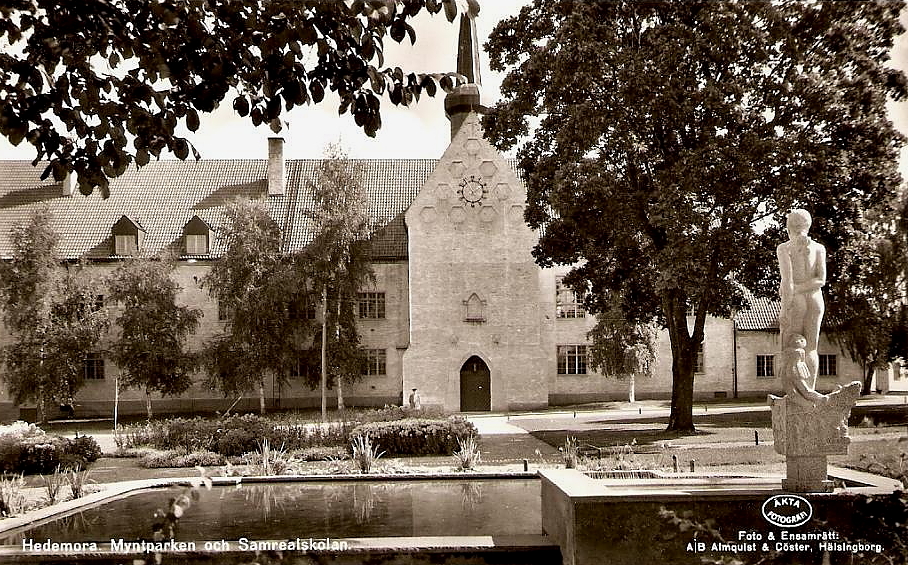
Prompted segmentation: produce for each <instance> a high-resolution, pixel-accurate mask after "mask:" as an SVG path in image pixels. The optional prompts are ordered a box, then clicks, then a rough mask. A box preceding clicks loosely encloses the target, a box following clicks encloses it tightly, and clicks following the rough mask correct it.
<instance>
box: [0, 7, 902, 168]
mask: <svg viewBox="0 0 908 565" xmlns="http://www.w3.org/2000/svg"><path fill="white" fill-rule="evenodd" d="M528 1H529V0H494V1H485V2H481V5H482V9H481V11H480V14H479V17H478V18H477V20H476V25H477V29H478V33H479V41H480V44H484V43H485V41H486V39H487V38H488V35H489V33H490V32H491V30H492V28H493V27H494V26H495V24H496V23H497V22H498V21H500V20H501V19H503V18H505V17H507V16H509V15H514V14H516V13H517V12H518V11H519V10H520V7H521V6H522V5H523V4H525V3H527V2H528ZM902 23H903V25H905V27H906V28H908V14H905V13H903V16H902ZM413 26H414V28H415V29H416V45H414V46H410V44H409V40H405V41H404V43H403V44H398V43H395V42H394V41H393V40H391V39H390V38H388V39H387V40H386V43H385V62H386V64H388V65H394V66H400V67H401V68H402V69H403V70H404V71H406V72H410V71H413V72H448V71H453V70H454V67H455V62H456V53H455V51H456V44H457V25H456V24H451V23H448V21H447V19H445V17H444V15H443V14H442V13H440V14H437V15H435V16H430V15H429V14H427V13H421V14H420V16H419V17H418V18H417V19H416V20H415V21H414V22H413ZM481 57H482V61H481V67H482V69H483V74H482V98H483V103H484V104H487V105H491V104H494V103H495V102H496V101H497V100H498V97H499V86H500V84H501V79H502V78H503V77H502V75H499V74H497V73H492V72H491V71H490V70H489V68H488V58H487V57H486V56H485V53H483V54H482V55H481ZM892 64H893V66H896V67H898V68H901V69H902V70H905V71H906V72H908V34H903V35H902V36H900V37H899V38H898V39H897V41H896V46H895V49H894V50H893V62H892ZM440 92H441V91H440ZM228 96H229V95H228ZM889 113H890V118H891V119H892V120H893V121H894V122H895V124H896V126H897V127H898V128H899V129H900V130H901V131H902V132H903V133H905V134H906V135H908V101H906V102H900V103H897V104H896V103H891V104H890V105H889ZM381 114H382V124H383V125H382V128H381V130H379V132H378V134H377V135H376V137H375V138H369V137H367V136H366V135H365V134H364V133H363V132H362V130H361V129H360V128H358V127H357V126H356V125H355V124H354V123H353V118H352V117H351V116H350V114H345V115H343V116H338V114H337V98H336V97H334V96H332V95H331V94H330V93H329V94H328V95H326V97H325V100H324V101H323V102H322V103H321V104H318V105H314V106H305V107H301V108H296V109H294V110H293V111H292V112H290V113H289V114H284V116H283V118H284V119H285V120H287V122H288V123H289V127H287V128H286V129H285V130H284V131H283V132H281V134H280V135H281V136H282V137H284V139H285V140H286V145H285V156H286V157H287V158H290V159H303V158H318V157H321V156H322V154H323V152H324V149H325V146H326V145H327V144H328V143H335V142H338V143H340V144H341V145H342V146H343V147H344V148H345V149H346V151H347V152H348V153H349V155H350V157H355V158H429V159H435V158H438V157H441V154H442V153H443V152H444V150H445V148H446V147H447V144H448V141H449V139H450V129H449V124H448V120H447V118H445V115H444V93H443V92H441V93H440V94H437V95H436V96H435V97H434V98H432V97H428V96H423V97H421V99H420V101H419V102H418V103H416V104H414V105H413V106H411V107H409V108H402V107H395V106H394V105H393V104H391V102H390V101H389V100H388V98H387V97H383V98H382V105H381ZM181 133H182V135H185V136H186V137H187V138H188V139H189V140H190V141H191V142H192V143H193V144H194V145H195V146H196V148H197V149H198V150H199V152H200V153H201V154H202V158H208V159H214V158H232V159H236V158H253V159H256V158H265V157H266V155H267V148H266V140H267V138H268V137H271V136H273V135H274V134H273V133H272V131H271V130H270V129H269V128H268V127H267V126H264V125H263V126H260V127H258V128H256V127H253V125H252V123H251V121H250V120H249V119H248V118H240V117H239V116H237V115H235V114H234V113H233V109H232V97H229V98H228V100H226V101H225V103H224V104H223V105H222V107H221V108H220V109H218V110H216V111H215V112H214V113H212V114H209V115H204V116H202V122H201V127H200V128H199V130H198V131H197V132H196V133H190V132H188V131H183V132H181ZM34 156H35V153H34V150H33V149H32V148H31V146H30V145H28V144H27V143H25V142H23V143H22V144H20V146H19V147H12V146H11V145H10V144H9V142H8V141H6V139H5V138H2V137H0V159H29V160H30V159H33V158H34ZM165 158H172V156H171V155H165ZM902 174H903V176H905V177H906V178H908V148H906V149H904V150H903V152H902Z"/></svg>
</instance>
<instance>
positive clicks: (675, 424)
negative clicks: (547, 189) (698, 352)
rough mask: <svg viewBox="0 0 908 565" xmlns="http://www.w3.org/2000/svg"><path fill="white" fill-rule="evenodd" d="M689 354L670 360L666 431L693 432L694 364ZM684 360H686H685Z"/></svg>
mask: <svg viewBox="0 0 908 565" xmlns="http://www.w3.org/2000/svg"><path fill="white" fill-rule="evenodd" d="M690 357H691V356H690V354H689V353H688V354H687V355H685V354H682V356H681V358H680V359H677V358H673V359H672V410H671V415H670V416H669V418H668V429H669V430H670V431H676V432H693V431H695V429H694V364H693V360H692V359H691V358H690ZM685 358H686V359H685Z"/></svg>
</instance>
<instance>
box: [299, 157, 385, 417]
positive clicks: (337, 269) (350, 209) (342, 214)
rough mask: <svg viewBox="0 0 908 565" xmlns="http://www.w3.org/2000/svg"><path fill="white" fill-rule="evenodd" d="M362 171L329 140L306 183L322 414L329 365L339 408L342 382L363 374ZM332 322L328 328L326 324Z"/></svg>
mask: <svg viewBox="0 0 908 565" xmlns="http://www.w3.org/2000/svg"><path fill="white" fill-rule="evenodd" d="M361 177H362V171H361V170H360V169H359V166H358V165H357V163H355V162H353V161H351V160H350V159H349V158H348V157H347V154H346V153H345V152H344V150H343V149H342V148H341V147H340V146H338V145H329V146H328V148H327V149H326V151H325V158H324V159H323V160H322V161H321V165H320V166H319V170H318V175H317V177H316V179H315V180H314V182H312V183H310V187H309V189H310V191H311V192H312V196H313V204H314V206H313V209H312V210H310V211H309V213H310V215H311V216H312V219H313V220H314V223H315V226H316V230H317V231H316V234H315V237H314V238H313V240H312V242H311V243H310V244H309V246H308V247H307V250H306V253H307V255H308V256H309V257H311V259H312V264H313V267H314V270H313V279H312V282H313V283H314V287H315V288H316V289H317V290H318V291H320V292H321V295H322V304H323V311H324V313H325V315H324V316H323V323H322V330H321V335H320V336H318V337H320V338H321V339H320V340H318V341H320V343H321V391H322V417H323V418H324V417H326V410H327V407H326V399H325V388H326V385H327V381H328V373H329V370H330V372H331V374H332V375H333V376H334V382H335V385H336V388H337V403H338V409H341V410H342V409H343V408H344V396H343V384H344V381H345V380H346V381H350V380H353V379H356V378H358V377H359V376H361V375H362V374H363V368H364V366H365V352H364V351H363V350H362V349H361V348H360V340H359V334H358V333H357V329H356V317H357V312H356V308H357V306H356V298H357V292H358V291H359V290H360V289H361V288H362V287H363V286H364V285H366V284H368V283H370V282H372V281H374V280H375V274H374V272H373V270H372V265H371V262H370V256H369V243H368V241H367V238H368V237H369V234H370V233H371V218H370V216H369V200H368V198H367V196H366V192H365V190H364V189H363V186H362V180H361ZM332 327H333V331H332V329H331V328H332Z"/></svg>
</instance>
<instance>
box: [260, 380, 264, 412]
mask: <svg viewBox="0 0 908 565" xmlns="http://www.w3.org/2000/svg"><path fill="white" fill-rule="evenodd" d="M259 413H260V414H264V413H265V381H261V382H259Z"/></svg>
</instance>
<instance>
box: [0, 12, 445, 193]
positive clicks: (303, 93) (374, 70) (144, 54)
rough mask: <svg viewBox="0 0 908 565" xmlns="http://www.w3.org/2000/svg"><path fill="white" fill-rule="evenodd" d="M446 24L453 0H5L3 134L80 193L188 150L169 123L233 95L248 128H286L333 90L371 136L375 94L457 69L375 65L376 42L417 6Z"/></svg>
mask: <svg viewBox="0 0 908 565" xmlns="http://www.w3.org/2000/svg"><path fill="white" fill-rule="evenodd" d="M442 6H444V8H445V14H446V15H447V17H448V20H449V21H453V19H454V17H455V16H456V13H457V7H456V4H455V1H454V0H408V1H406V2H402V3H399V2H397V1H394V0H378V1H372V0H370V1H362V0H357V1H355V2H296V1H290V0H279V1H273V0H268V1H265V0H254V1H250V2H234V1H232V0H205V1H203V2H198V1H196V0H168V1H166V2H151V3H149V2H145V1H144V0H112V1H109V2H88V3H83V2H64V1H57V2H48V3H34V2H14V3H12V4H9V3H7V4H4V5H3V6H2V7H0V15H2V18H0V22H2V26H0V38H2V39H4V40H5V41H6V42H8V43H9V44H10V45H11V48H10V49H7V50H5V51H4V52H3V54H2V55H0V98H2V99H3V100H4V101H5V103H4V105H3V110H2V113H0V134H3V135H4V136H5V137H6V138H7V139H9V140H10V141H11V142H12V143H13V145H18V144H19V143H21V142H22V141H23V140H26V141H27V142H28V143H30V144H31V145H33V146H34V147H35V149H36V152H37V157H36V160H35V162H36V163H37V161H38V160H40V159H42V158H46V159H48V160H49V163H48V164H47V167H46V169H45V171H44V175H45V177H46V176H47V175H49V174H53V176H54V178H55V179H56V180H58V181H59V180H62V179H63V177H64V175H65V173H66V172H67V171H73V170H74V171H75V172H76V173H78V178H79V187H80V190H81V191H82V192H84V193H86V194H88V193H89V192H91V191H92V190H93V189H94V188H95V187H100V189H101V191H102V193H103V194H105V195H106V194H107V190H108V179H109V178H113V177H117V176H119V175H120V174H122V173H123V172H124V171H125V170H126V168H127V167H128V166H130V165H131V164H133V163H134V164H136V165H138V166H143V165H145V164H146V163H148V162H149V160H150V159H151V157H155V158H159V157H160V155H161V153H162V151H165V150H167V151H170V152H172V153H173V154H174V155H176V156H177V157H178V158H180V159H186V158H187V157H188V156H189V154H190V151H191V153H192V155H193V156H194V157H195V158H199V154H198V152H197V151H196V149H195V147H193V146H192V144H191V143H190V142H189V141H188V140H187V139H186V138H183V137H181V136H179V135H177V134H176V133H175V132H176V131H177V129H179V128H182V127H185V128H186V129H188V130H189V131H196V130H197V129H198V128H199V126H200V118H199V113H207V112H211V111H213V110H214V109H215V108H216V107H218V106H219V105H220V104H222V103H223V102H225V101H226V100H228V99H230V98H232V105H233V109H234V110H235V111H236V112H237V113H238V114H239V115H240V116H244V117H245V116H248V117H249V119H250V120H251V121H252V123H253V124H254V125H256V126H258V125H259V124H262V123H266V124H268V125H269V126H270V127H271V129H272V130H274V131H279V130H280V129H281V116H282V111H290V110H291V109H292V108H294V107H296V106H301V105H304V104H310V103H311V104H317V103H319V102H322V100H323V99H324V96H325V91H326V90H329V89H330V90H331V91H334V92H336V93H337V95H338V96H339V107H338V110H339V112H340V113H341V114H344V113H346V112H348V111H349V113H350V114H351V115H352V116H353V119H354V121H355V122H356V124H357V125H358V126H360V127H362V128H363V130H364V131H365V132H366V133H367V134H368V135H370V136H374V135H375V133H376V131H377V130H378V129H379V128H380V127H381V116H380V113H379V111H380V106H381V103H380V98H379V97H380V96H381V95H382V94H384V93H387V94H388V96H389V98H390V100H391V102H392V103H393V104H395V105H409V104H410V103H412V102H413V101H414V100H418V99H419V96H420V94H422V93H423V92H425V93H426V94H428V95H430V96H432V95H434V94H435V92H436V88H437V85H438V84H440V85H441V87H442V88H444V89H446V90H449V89H451V88H452V87H453V86H454V85H455V83H456V82H458V81H459V80H460V78H459V77H457V76H456V75H454V74H453V73H449V74H447V75H441V74H432V75H427V74H415V73H407V74H405V73H404V71H402V70H401V69H400V68H397V67H395V68H384V69H382V68H381V67H383V66H384V65H385V61H384V55H383V50H384V40H385V38H386V37H387V36H388V35H390V37H391V38H392V39H393V40H394V41H397V42H401V41H403V40H404V38H409V40H410V42H411V43H413V42H414V41H415V39H416V32H415V30H414V29H413V28H412V27H411V26H410V24H409V20H410V19H411V18H412V17H414V16H415V15H417V14H418V13H420V12H421V11H422V10H423V9H425V10H427V11H428V12H430V13H438V12H439V11H440V10H441V9H442Z"/></svg>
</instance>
